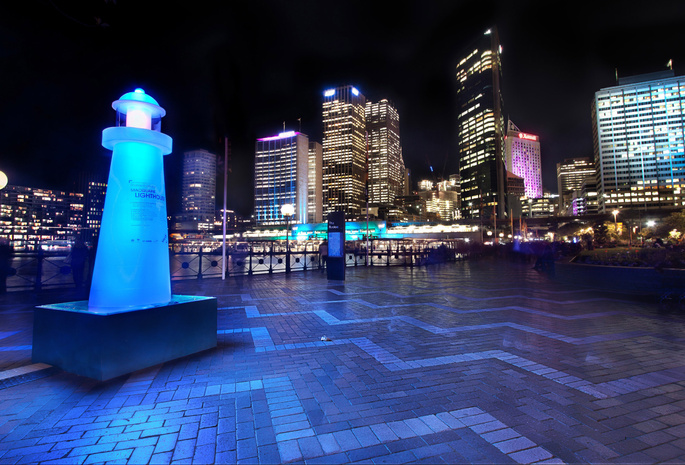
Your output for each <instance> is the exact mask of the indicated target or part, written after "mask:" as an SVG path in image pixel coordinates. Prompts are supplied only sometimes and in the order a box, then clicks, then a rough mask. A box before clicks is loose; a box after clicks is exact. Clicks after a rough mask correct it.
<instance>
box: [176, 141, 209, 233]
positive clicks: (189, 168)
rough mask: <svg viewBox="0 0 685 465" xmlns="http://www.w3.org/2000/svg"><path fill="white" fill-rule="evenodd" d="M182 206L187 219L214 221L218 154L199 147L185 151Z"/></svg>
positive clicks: (202, 221) (201, 221)
mask: <svg viewBox="0 0 685 465" xmlns="http://www.w3.org/2000/svg"><path fill="white" fill-rule="evenodd" d="M181 197H182V199H181V203H182V205H181V207H182V210H183V217H184V220H186V221H197V222H200V223H213V222H214V217H215V214H216V155H215V154H213V153H211V152H208V151H207V150H203V149H197V150H190V151H188V152H184V153H183V178H182V186H181Z"/></svg>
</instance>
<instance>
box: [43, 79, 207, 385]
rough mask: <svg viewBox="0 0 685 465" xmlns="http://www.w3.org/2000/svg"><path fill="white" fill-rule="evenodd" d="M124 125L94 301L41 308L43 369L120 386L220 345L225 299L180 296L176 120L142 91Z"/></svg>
mask: <svg viewBox="0 0 685 465" xmlns="http://www.w3.org/2000/svg"><path fill="white" fill-rule="evenodd" d="M112 107H113V108H114V109H115V110H116V112H117V126H116V127H113V128H107V129H105V130H104V131H102V145H103V146H105V147H106V148H108V149H110V150H112V152H113V153H112V163H111V167H110V170H109V181H108V184H107V195H106V196H105V208H104V211H103V214H102V223H101V227H100V236H99V240H98V250H97V255H96V257H95V269H94V270H93V281H92V284H91V290H90V299H89V300H88V301H85V300H80V301H76V302H64V303H57V304H49V305H40V306H38V307H36V309H35V311H34V314H33V346H32V359H33V361H34V363H39V362H40V363H47V364H49V365H52V366H54V367H58V368H61V369H63V370H65V371H68V372H70V373H75V374H77V375H81V376H88V377H90V378H93V379H97V380H101V381H102V380H106V379H112V378H115V377H117V376H121V375H124V374H127V373H132V372H134V371H136V370H141V369H144V368H147V367H151V366H153V365H157V364H159V363H164V362H168V361H169V360H174V359H177V358H179V357H185V356H187V355H190V354H194V353H197V352H200V351H203V350H207V349H211V348H213V347H216V342H217V336H216V335H217V303H216V297H207V296H192V295H172V294H171V276H170V273H169V248H168V242H169V241H168V239H167V234H168V230H167V217H166V198H165V192H164V169H163V163H162V158H163V156H164V155H167V154H169V153H171V137H169V136H167V135H166V134H162V133H161V132H160V121H161V119H162V117H163V116H164V114H165V113H166V112H165V111H164V109H163V108H162V107H160V106H159V104H157V102H156V101H155V99H153V98H152V97H150V96H149V95H147V94H146V93H145V92H143V90H142V89H136V90H135V91H133V92H129V93H128V94H125V95H123V96H122V97H121V98H120V99H119V100H117V101H116V102H114V103H113V104H112Z"/></svg>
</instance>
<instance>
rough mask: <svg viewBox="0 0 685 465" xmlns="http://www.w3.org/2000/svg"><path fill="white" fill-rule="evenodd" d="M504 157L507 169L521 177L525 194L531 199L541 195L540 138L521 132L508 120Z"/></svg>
mask: <svg viewBox="0 0 685 465" xmlns="http://www.w3.org/2000/svg"><path fill="white" fill-rule="evenodd" d="M504 159H505V160H506V167H507V171H509V172H511V173H513V174H514V175H516V176H518V177H520V178H523V186H524V190H525V195H526V197H528V198H531V199H539V198H541V197H542V162H541V159H540V138H539V137H538V136H536V135H534V134H527V133H525V132H521V130H520V129H519V128H518V127H516V125H515V124H514V123H512V122H511V121H509V124H508V126H507V137H506V139H505V150H504Z"/></svg>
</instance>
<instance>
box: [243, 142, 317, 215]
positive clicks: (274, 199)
mask: <svg viewBox="0 0 685 465" xmlns="http://www.w3.org/2000/svg"><path fill="white" fill-rule="evenodd" d="M308 185H309V138H308V137H307V136H306V135H304V134H301V133H299V132H295V131H288V132H282V133H280V134H278V135H277V136H272V137H264V138H262V139H257V143H256V148H255V222H256V223H257V225H258V226H264V225H281V224H285V223H286V222H287V221H288V219H286V218H284V216H283V213H282V212H281V207H283V205H285V204H290V205H294V206H295V214H294V216H293V217H292V218H290V219H289V221H290V222H292V223H305V222H306V221H307V212H308V209H307V196H308Z"/></svg>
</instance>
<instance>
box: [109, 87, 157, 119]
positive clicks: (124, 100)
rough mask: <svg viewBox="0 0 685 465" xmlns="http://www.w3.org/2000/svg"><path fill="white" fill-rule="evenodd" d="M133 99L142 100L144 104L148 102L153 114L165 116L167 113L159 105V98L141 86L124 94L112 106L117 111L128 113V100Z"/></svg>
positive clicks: (147, 104)
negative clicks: (146, 91) (155, 97)
mask: <svg viewBox="0 0 685 465" xmlns="http://www.w3.org/2000/svg"><path fill="white" fill-rule="evenodd" d="M131 101H133V102H140V103H143V104H144V105H145V104H146V106H148V108H150V110H151V112H152V114H153V115H156V116H164V115H165V114H166V111H165V110H164V108H162V107H161V106H159V103H157V100H155V99H154V98H152V97H151V96H150V95H148V94H146V93H145V91H144V90H143V89H141V88H140V87H138V88H136V89H135V90H134V91H133V92H127V93H125V94H124V95H122V96H121V98H120V99H119V100H117V101H115V102H113V103H112V108H114V109H115V110H117V111H121V112H122V113H126V112H127V110H128V107H129V105H128V102H131ZM150 105H152V107H150Z"/></svg>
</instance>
